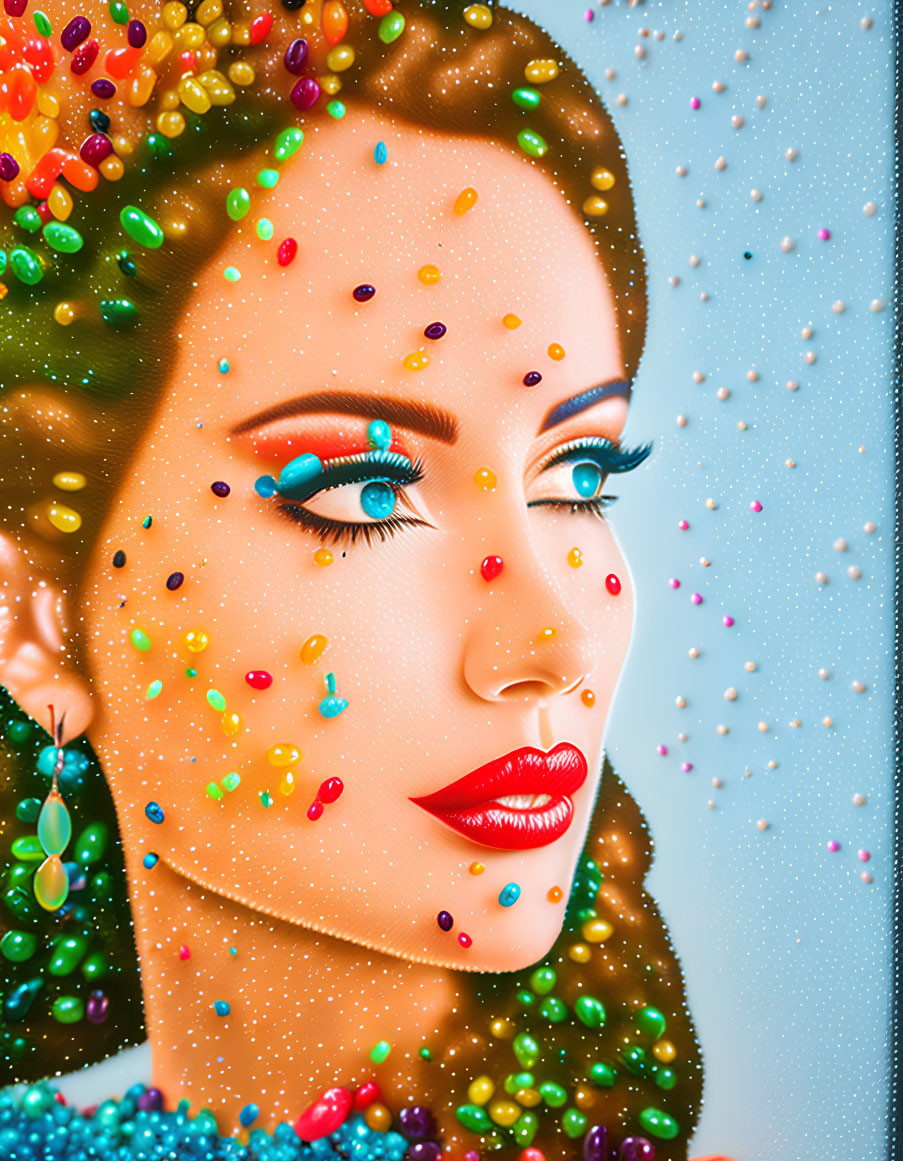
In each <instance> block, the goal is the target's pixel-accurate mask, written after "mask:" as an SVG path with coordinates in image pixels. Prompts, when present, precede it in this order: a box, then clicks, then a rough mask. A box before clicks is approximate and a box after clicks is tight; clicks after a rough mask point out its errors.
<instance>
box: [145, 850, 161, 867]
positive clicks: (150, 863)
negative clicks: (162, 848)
mask: <svg viewBox="0 0 903 1161" xmlns="http://www.w3.org/2000/svg"><path fill="white" fill-rule="evenodd" d="M159 861H160V856H159V855H155V854H154V852H153V851H148V852H147V854H146V855H145V856H144V858H143V859H142V860H141V862H142V863H143V864H144V865H145V867H147V869H148V870H149V871H151V870H153V868H154V867H156V865H157V863H159Z"/></svg>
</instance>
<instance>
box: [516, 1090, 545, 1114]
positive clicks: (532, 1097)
mask: <svg viewBox="0 0 903 1161" xmlns="http://www.w3.org/2000/svg"><path fill="white" fill-rule="evenodd" d="M514 1099H515V1100H516V1101H517V1103H518V1104H519V1105H523V1107H524V1108H525V1109H533V1108H536V1106H537V1105H538V1104H539V1102H540V1101H541V1100H542V1097H541V1096H540V1095H539V1093H538V1092H537V1091H536V1089H535V1088H519V1089H518V1090H517V1092H516V1093H515V1094H514Z"/></svg>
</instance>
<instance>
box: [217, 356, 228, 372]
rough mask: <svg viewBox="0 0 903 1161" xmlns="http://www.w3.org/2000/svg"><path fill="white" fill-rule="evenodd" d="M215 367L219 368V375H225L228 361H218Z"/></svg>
mask: <svg viewBox="0 0 903 1161" xmlns="http://www.w3.org/2000/svg"><path fill="white" fill-rule="evenodd" d="M217 366H218V367H219V373H220V374H221V375H227V374H228V373H229V360H228V359H220V361H219V363H218V364H217Z"/></svg>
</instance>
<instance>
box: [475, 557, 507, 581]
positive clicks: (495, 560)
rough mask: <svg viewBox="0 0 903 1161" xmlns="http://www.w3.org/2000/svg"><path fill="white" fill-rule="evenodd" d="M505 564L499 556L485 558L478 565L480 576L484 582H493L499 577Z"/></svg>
mask: <svg viewBox="0 0 903 1161" xmlns="http://www.w3.org/2000/svg"><path fill="white" fill-rule="evenodd" d="M504 567H505V562H504V561H503V560H502V558H501V557H500V556H487V557H485V558H484V559H483V562H482V563H481V565H480V575H481V576H482V578H483V580H484V581H493V580H495V578H496V577H497V576H500V575H501V572H502V569H503V568H504Z"/></svg>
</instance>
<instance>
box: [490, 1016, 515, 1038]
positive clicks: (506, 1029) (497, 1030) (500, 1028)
mask: <svg viewBox="0 0 903 1161" xmlns="http://www.w3.org/2000/svg"><path fill="white" fill-rule="evenodd" d="M489 1031H490V1032H491V1033H492V1035H493V1036H495V1038H496V1039H497V1040H510V1039H511V1037H512V1036H513V1035H514V1024H512V1022H511V1021H510V1020H504V1019H499V1020H493V1021H491V1023H490V1025H489Z"/></svg>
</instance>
